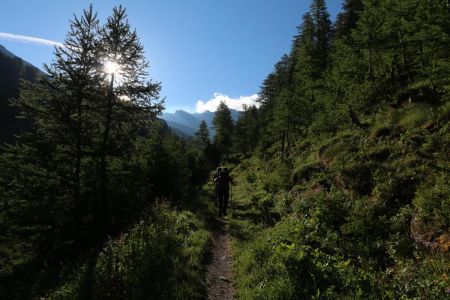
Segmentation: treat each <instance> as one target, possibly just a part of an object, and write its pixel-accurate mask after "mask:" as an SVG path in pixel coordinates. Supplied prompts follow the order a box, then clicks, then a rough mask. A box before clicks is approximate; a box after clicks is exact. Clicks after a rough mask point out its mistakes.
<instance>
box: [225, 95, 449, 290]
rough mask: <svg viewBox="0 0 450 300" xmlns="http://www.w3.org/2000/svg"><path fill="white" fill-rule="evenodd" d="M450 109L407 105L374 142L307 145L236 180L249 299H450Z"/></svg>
mask: <svg viewBox="0 0 450 300" xmlns="http://www.w3.org/2000/svg"><path fill="white" fill-rule="evenodd" d="M449 115H450V105H449V103H447V104H445V105H443V106H441V107H437V106H432V105H427V104H408V105H406V106H404V107H402V108H399V109H396V110H394V109H391V110H389V111H384V112H380V113H378V114H376V115H375V116H373V117H371V118H369V119H367V120H365V121H366V122H367V123H369V124H370V128H369V129H368V130H367V131H363V130H361V129H358V128H354V129H348V130H346V131H341V132H339V133H338V134H336V135H335V136H333V137H323V138H309V139H307V140H303V141H301V142H299V143H298V144H297V145H296V147H295V149H293V150H292V153H291V155H290V159H288V160H287V161H284V162H282V161H280V159H279V158H277V155H274V156H273V158H272V159H269V160H268V159H261V158H258V157H257V156H254V157H252V158H250V159H246V160H244V161H242V162H241V163H240V164H239V165H238V166H237V167H236V168H235V169H234V171H233V175H234V177H235V179H237V182H238V185H237V186H236V187H235V191H234V196H233V198H234V202H233V205H234V207H235V209H234V210H233V211H232V217H231V220H230V228H231V233H232V236H233V248H234V253H235V266H234V267H235V273H236V280H237V292H238V296H239V298H240V299H311V298H321V299H322V298H329V299H334V298H352V299H353V298H364V299H370V298H375V299H379V298H419V299H444V298H446V297H448V294H449V293H450V290H449V289H450V281H449V277H448V276H449V272H450V263H449V261H450V255H449V248H450V187H449V185H448V182H450V172H449V171H450V166H449V152H448V150H449V149H450V147H449V146H450V128H449V127H450V125H449Z"/></svg>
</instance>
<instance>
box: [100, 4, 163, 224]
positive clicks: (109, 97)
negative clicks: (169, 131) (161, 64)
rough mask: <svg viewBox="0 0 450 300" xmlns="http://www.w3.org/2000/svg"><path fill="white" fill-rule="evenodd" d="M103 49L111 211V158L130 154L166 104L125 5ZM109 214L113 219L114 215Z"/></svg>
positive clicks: (104, 152)
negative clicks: (148, 70) (132, 27)
mask: <svg viewBox="0 0 450 300" xmlns="http://www.w3.org/2000/svg"><path fill="white" fill-rule="evenodd" d="M100 49H101V50H100V56H101V59H102V61H103V63H104V68H105V70H104V80H103V83H104V86H103V88H104V91H105V92H104V93H103V95H105V96H104V98H103V99H104V100H103V101H102V107H101V113H102V118H103V121H102V122H103V126H102V128H103V132H102V139H101V144H100V147H99V153H100V167H99V169H100V170H99V174H100V178H99V181H100V191H99V196H100V202H101V203H102V205H104V206H105V205H106V207H108V208H109V210H110V211H109V213H108V214H109V215H110V214H111V213H112V212H111V209H112V206H113V203H111V201H112V200H111V199H110V197H109V196H110V194H109V193H108V189H107V186H108V184H109V183H110V181H109V179H108V160H109V158H111V159H112V158H120V157H122V158H124V156H125V155H129V153H130V151H132V149H133V144H134V141H135V140H136V138H137V136H138V135H139V131H140V130H142V128H145V124H149V122H150V123H151V122H153V121H154V120H155V117H156V115H157V114H159V113H160V111H161V109H162V104H161V103H160V102H157V101H155V100H157V98H158V94H159V90H160V85H159V84H158V83H153V82H151V81H147V75H148V73H147V68H148V62H147V61H146V59H145V56H144V50H143V47H142V45H141V44H140V42H139V39H138V36H137V33H136V31H135V30H132V29H131V27H130V25H129V23H128V20H127V15H126V11H125V9H124V8H123V7H122V6H119V7H115V8H114V10H113V14H112V16H111V17H109V18H108V20H107V22H106V24H105V25H104V26H103V28H102V29H101V32H100ZM108 68H109V69H110V70H108ZM112 136H114V139H112V138H111V137H112ZM108 199H109V200H108ZM108 218H109V219H110V220H109V222H111V215H110V216H108Z"/></svg>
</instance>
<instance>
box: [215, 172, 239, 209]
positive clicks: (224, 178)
mask: <svg viewBox="0 0 450 300" xmlns="http://www.w3.org/2000/svg"><path fill="white" fill-rule="evenodd" d="M213 180H214V183H215V187H216V199H217V202H218V209H219V217H223V216H226V215H227V208H228V199H229V197H230V184H234V180H233V178H232V177H231V176H230V174H229V173H228V169H227V168H223V169H222V170H221V171H220V172H218V173H217V174H216V175H215V176H214V179H213Z"/></svg>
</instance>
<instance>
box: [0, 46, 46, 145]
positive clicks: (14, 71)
mask: <svg viewBox="0 0 450 300" xmlns="http://www.w3.org/2000/svg"><path fill="white" fill-rule="evenodd" d="M40 73H41V71H40V70H39V69H38V68H36V67H34V66H33V65H31V64H30V63H28V62H26V61H24V60H23V59H21V58H20V57H17V56H15V55H14V54H13V53H11V52H10V51H8V50H7V49H6V48H5V47H3V46H2V45H0V142H12V141H13V140H14V135H15V134H17V133H18V132H19V131H20V129H22V128H24V127H25V126H26V123H25V121H24V120H21V119H17V118H16V117H15V116H16V115H17V114H18V112H17V110H16V109H15V108H13V107H11V106H10V102H9V100H10V99H11V98H16V97H18V96H19V87H20V80H21V79H24V80H28V81H33V80H36V78H37V77H38V75H39V74H40Z"/></svg>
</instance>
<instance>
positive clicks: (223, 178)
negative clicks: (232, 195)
mask: <svg viewBox="0 0 450 300" xmlns="http://www.w3.org/2000/svg"><path fill="white" fill-rule="evenodd" d="M228 182H229V176H228V174H227V173H225V172H220V173H219V174H218V175H217V181H216V184H217V190H218V191H221V192H224V191H228Z"/></svg>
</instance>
